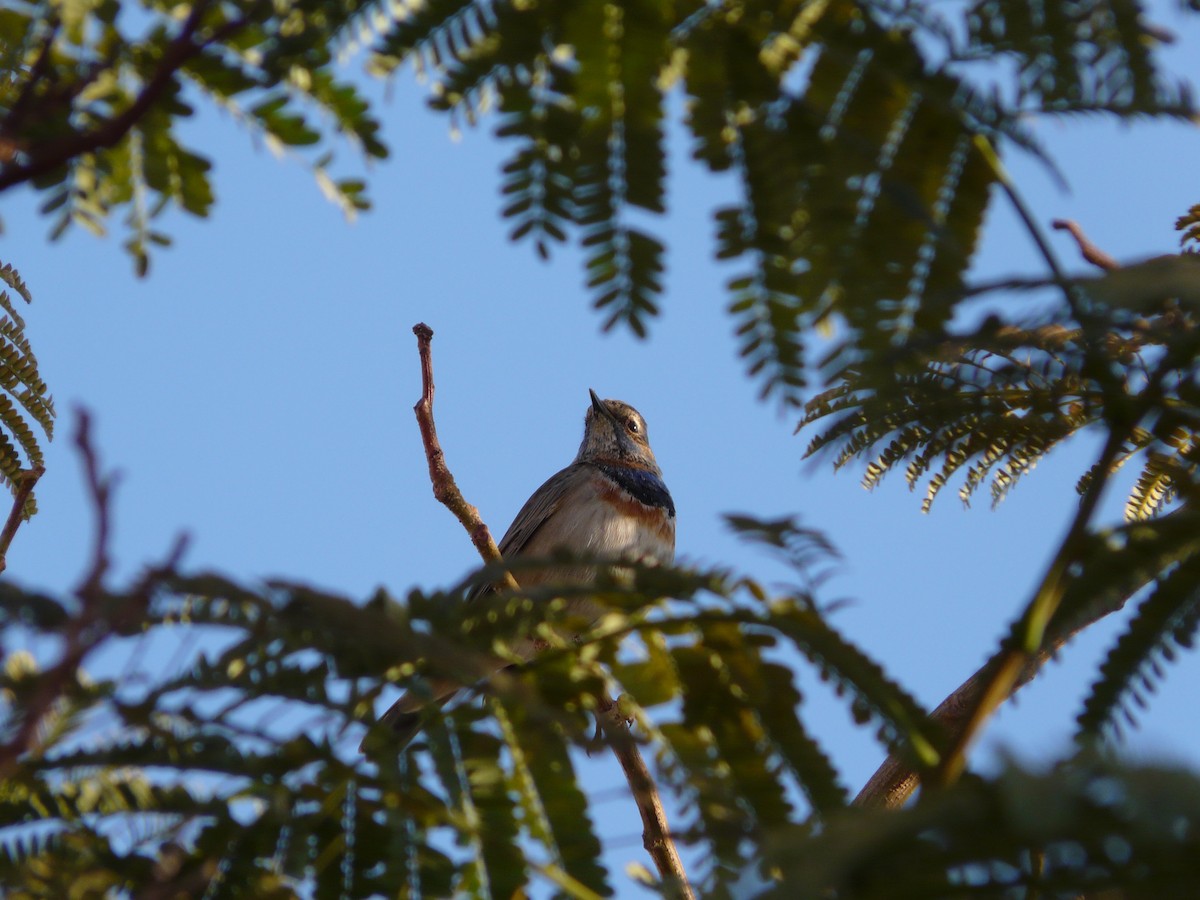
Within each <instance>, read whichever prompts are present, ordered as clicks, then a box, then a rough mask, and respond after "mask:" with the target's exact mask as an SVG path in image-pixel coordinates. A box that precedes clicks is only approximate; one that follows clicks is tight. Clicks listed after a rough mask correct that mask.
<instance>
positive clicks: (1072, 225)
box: [1050, 219, 1121, 272]
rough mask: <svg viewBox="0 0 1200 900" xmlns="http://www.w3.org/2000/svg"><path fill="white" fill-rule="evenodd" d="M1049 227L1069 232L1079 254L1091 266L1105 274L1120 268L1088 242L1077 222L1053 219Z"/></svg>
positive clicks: (1119, 265) (1114, 261) (1117, 263)
mask: <svg viewBox="0 0 1200 900" xmlns="http://www.w3.org/2000/svg"><path fill="white" fill-rule="evenodd" d="M1050 227H1051V228H1053V229H1055V230H1056V231H1066V232H1069V233H1070V235H1071V237H1073V238H1075V243H1076V244H1078V245H1079V254H1080V255H1081V256H1082V257H1083V258H1084V259H1085V260H1087V261H1088V262H1090V263H1091V264H1092V265H1093V266H1096V267H1097V268H1101V269H1103V270H1104V271H1106V272H1111V271H1112V270H1113V269H1119V268H1121V264H1120V263H1119V262H1117V261H1116V260H1115V259H1113V258H1112V257H1111V256H1109V255H1108V254H1107V253H1105V252H1104V251H1103V250H1101V249H1100V248H1099V247H1097V246H1096V245H1095V244H1093V243H1092V242H1091V241H1089V240H1088V237H1087V235H1086V234H1084V233H1083V229H1082V228H1080V227H1079V223H1078V222H1074V221H1072V220H1071V219H1055V220H1054V221H1053V222H1051V223H1050Z"/></svg>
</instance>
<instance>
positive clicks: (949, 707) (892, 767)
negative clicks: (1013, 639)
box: [854, 598, 1127, 809]
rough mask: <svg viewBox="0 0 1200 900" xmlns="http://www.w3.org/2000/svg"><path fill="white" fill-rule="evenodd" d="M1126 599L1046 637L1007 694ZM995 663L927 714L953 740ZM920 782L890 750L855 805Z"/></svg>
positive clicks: (886, 801)
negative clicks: (1042, 645) (890, 753)
mask: <svg viewBox="0 0 1200 900" xmlns="http://www.w3.org/2000/svg"><path fill="white" fill-rule="evenodd" d="M1125 599H1127V598H1122V599H1121V601H1120V602H1119V603H1117V604H1115V605H1113V606H1105V607H1097V608H1096V609H1095V610H1094V611H1092V612H1091V613H1090V614H1089V616H1088V617H1087V619H1085V620H1083V621H1078V622H1075V623H1073V624H1072V625H1071V626H1070V627H1067V628H1063V629H1062V630H1061V631H1060V632H1059V633H1057V634H1054V635H1052V636H1051V637H1050V638H1049V639H1048V640H1047V643H1046V646H1045V647H1043V648H1042V649H1041V650H1039V651H1038V652H1037V653H1036V654H1034V655H1033V656H1032V657H1031V658H1030V659H1029V661H1028V662H1027V663H1026V664H1025V667H1024V668H1023V669H1022V670H1021V673H1020V675H1019V676H1018V678H1017V680H1016V682H1015V683H1014V684H1013V687H1012V690H1010V691H1009V693H1008V697H1012V696H1013V695H1014V694H1015V693H1016V692H1017V691H1018V690H1020V689H1021V688H1023V687H1024V686H1025V685H1027V684H1029V682H1031V681H1033V679H1034V678H1035V677H1036V676H1037V674H1038V672H1040V671H1041V669H1042V666H1044V665H1045V664H1046V663H1047V662H1049V661H1050V660H1051V659H1053V658H1054V655H1055V654H1056V653H1057V652H1058V651H1059V650H1060V649H1062V647H1063V646H1065V645H1066V644H1067V642H1069V641H1070V640H1071V639H1072V638H1073V637H1074V636H1075V635H1077V634H1078V633H1079V632H1081V631H1083V630H1084V629H1085V628H1087V627H1088V626H1090V625H1092V624H1094V623H1095V622H1097V621H1099V620H1100V619H1103V618H1104V617H1105V616H1107V615H1108V614H1109V613H1112V612H1115V611H1116V610H1118V609H1120V608H1121V607H1123V606H1124V605H1125ZM997 665H998V659H997V658H996V657H993V658H992V659H990V660H988V661H987V662H986V663H984V665H983V666H982V667H981V668H980V669H979V670H978V671H976V672H975V674H973V675H972V676H971V677H970V678H968V679H967V680H966V681H964V682H963V683H962V684H961V685H959V686H958V688H956V689H955V690H954V692H953V693H951V694H950V695H949V696H948V697H947V698H946V699H945V700H943V701H942V702H941V703H940V704H938V707H937V709H935V710H934V711H933V713H932V714H931V716H930V718H932V719H933V720H934V721H935V722H937V723H939V724H940V725H942V726H943V728H944V730H945V732H946V734H947V735H949V737H950V738H951V739H952V740H953V739H954V738H955V737H958V736H960V735H961V734H962V733H963V731H964V729H965V728H966V727H967V724H968V722H969V720H970V717H971V713H972V711H973V710H975V709H976V708H977V707H978V705H979V701H980V699H981V698H982V697H983V692H984V690H985V688H986V687H987V685H988V684H989V682H990V681H991V679H992V678H993V677H994V675H995V673H996V670H997ZM1006 699H1007V698H1006ZM920 783H921V779H920V776H919V775H918V774H917V773H916V772H915V771H914V770H913V769H912V767H911V766H909V765H908V764H907V763H905V762H904V760H903V759H902V758H901V757H899V756H896V755H895V754H893V755H892V756H889V757H888V758H887V759H886V760H885V761H884V763H883V765H882V766H880V767H879V768H878V769H877V770H876V771H875V774H874V775H872V776H871V778H870V780H869V781H868V782H867V783H866V785H864V786H863V789H862V790H861V791H859V793H858V796H857V797H855V798H854V805H855V806H862V807H865V808H867V809H895V808H898V807H900V806H903V805H904V804H905V803H906V802H907V801H908V798H909V797H911V796H912V795H913V792H915V791H916V789H917V787H918V786H920Z"/></svg>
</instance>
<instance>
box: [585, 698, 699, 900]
mask: <svg viewBox="0 0 1200 900" xmlns="http://www.w3.org/2000/svg"><path fill="white" fill-rule="evenodd" d="M605 704H607V709H604V708H603V707H604V705H605ZM601 706H602V708H601V710H600V711H599V712H598V713H597V717H598V719H599V722H600V728H601V729H602V730H603V731H604V736H605V738H606V739H607V740H608V745H609V746H610V747H611V748H612V752H613V755H614V756H615V757H616V758H617V762H619V763H620V764H621V770H622V771H623V772H624V773H625V780H626V781H628V782H629V790H630V791H631V792H632V793H633V799H634V801H635V802H636V803H637V808H638V812H639V813H641V816H642V846H643V847H645V848H646V852H647V853H649V854H650V858H651V859H653V860H654V865H655V867H656V868H657V869H658V874H659V877H660V878H662V880H663V882H664V883H665V884H666V886H667V888H668V891H669V892H670V893H669V894H668V896H673V897H677V898H679V900H695V897H696V895H695V893H694V892H693V891H692V886H691V885H690V884H688V881H687V877H686V875H685V873H684V868H683V860H681V859H680V858H679V851H678V850H677V849H676V848H675V841H674V840H673V839H672V838H671V827H670V825H669V824H668V822H667V814H666V810H665V809H664V808H663V802H662V798H661V797H660V796H659V794H658V785H656V784H655V783H654V778H653V776H652V775H651V774H650V769H649V768H648V767H647V766H646V761H645V759H643V758H642V753H641V751H640V750H639V749H638V745H637V743H636V742H635V741H634V739H633V735H631V734H630V733H629V728H628V725H627V724H626V721H625V719H624V717H623V716H621V714H620V711H619V709H618V707H617V704H616V703H614V702H613V701H612V700H611V699H608V698H604V702H603V703H602V705H601Z"/></svg>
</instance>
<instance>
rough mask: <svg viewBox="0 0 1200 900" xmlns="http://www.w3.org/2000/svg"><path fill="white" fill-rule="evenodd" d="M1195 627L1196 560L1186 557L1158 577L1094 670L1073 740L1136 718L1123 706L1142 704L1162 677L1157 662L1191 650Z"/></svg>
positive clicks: (1199, 567)
mask: <svg viewBox="0 0 1200 900" xmlns="http://www.w3.org/2000/svg"><path fill="white" fill-rule="evenodd" d="M1197 627H1200V557H1195V556H1193V557H1190V558H1188V559H1186V560H1184V561H1183V562H1182V563H1180V564H1179V565H1178V566H1177V567H1176V568H1174V569H1172V570H1171V571H1169V572H1168V573H1167V574H1165V575H1164V576H1162V577H1161V578H1160V579H1159V580H1158V582H1157V584H1155V586H1154V587H1153V588H1152V590H1151V591H1150V593H1149V594H1148V595H1147V597H1146V599H1145V600H1143V601H1142V603H1141V604H1140V605H1139V606H1138V609H1137V612H1136V613H1134V616H1133V618H1132V619H1131V620H1130V622H1129V624H1128V625H1127V626H1126V630H1125V632H1124V634H1122V635H1121V636H1120V637H1119V638H1118V639H1117V642H1116V643H1115V644H1113V646H1112V649H1110V650H1109V652H1108V655H1107V656H1106V657H1105V660H1104V663H1103V664H1102V665H1101V667H1100V677H1099V678H1098V679H1097V681H1096V682H1095V684H1093V685H1092V688H1091V690H1090V691H1089V693H1088V696H1087V699H1086V700H1085V701H1084V704H1083V710H1082V711H1081V712H1080V714H1079V717H1078V723H1079V730H1078V733H1077V739H1079V740H1081V741H1088V740H1092V739H1095V738H1096V737H1098V736H1100V735H1101V734H1102V733H1103V732H1104V731H1105V730H1106V729H1111V730H1113V731H1115V732H1116V733H1118V734H1119V733H1120V730H1121V722H1120V721H1118V717H1121V718H1123V719H1124V722H1125V723H1127V724H1129V725H1134V724H1135V723H1136V718H1135V715H1134V713H1133V710H1132V709H1131V707H1130V705H1129V701H1130V700H1132V701H1134V703H1136V704H1137V705H1138V706H1143V705H1144V704H1145V702H1146V695H1147V694H1149V693H1153V691H1154V687H1155V682H1156V681H1157V680H1158V679H1160V678H1161V677H1162V675H1161V670H1160V668H1159V666H1160V663H1162V662H1170V661H1172V660H1174V659H1175V656H1176V654H1177V653H1178V652H1180V651H1182V650H1188V649H1191V647H1192V644H1193V643H1194V641H1195V635H1196V629H1197Z"/></svg>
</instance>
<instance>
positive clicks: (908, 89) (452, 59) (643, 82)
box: [363, 0, 1193, 405]
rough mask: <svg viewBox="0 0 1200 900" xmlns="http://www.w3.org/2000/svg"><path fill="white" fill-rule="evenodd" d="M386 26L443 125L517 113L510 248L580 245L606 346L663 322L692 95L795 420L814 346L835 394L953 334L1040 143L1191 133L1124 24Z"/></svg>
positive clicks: (1105, 5)
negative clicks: (823, 335)
mask: <svg viewBox="0 0 1200 900" xmlns="http://www.w3.org/2000/svg"><path fill="white" fill-rule="evenodd" d="M372 12H373V13H377V14H378V15H379V17H380V18H381V19H382V24H376V26H375V27H376V29H377V31H378V33H379V37H378V39H377V40H376V42H375V44H374V58H373V65H374V67H375V68H376V69H377V70H380V71H385V72H389V71H393V70H394V69H396V68H397V67H398V66H400V65H402V64H404V63H406V62H411V63H412V64H413V65H415V66H416V67H417V68H418V70H419V71H421V72H422V73H423V74H424V75H427V76H428V78H429V79H430V82H431V93H432V97H431V101H430V102H431V104H432V105H433V106H434V107H435V108H437V109H443V110H446V111H448V112H449V113H450V114H451V115H452V116H457V117H459V118H462V119H465V120H467V121H474V120H475V119H476V117H477V116H479V115H480V114H481V113H482V112H483V111H485V110H487V109H489V108H491V107H495V108H497V109H498V110H499V124H498V125H497V129H496V131H497V134H498V135H499V136H500V137H502V138H504V139H505V140H506V141H508V142H509V143H510V144H512V145H513V150H512V155H511V157H510V160H509V162H508V163H507V164H506V166H505V168H504V174H505V177H504V181H503V186H502V191H503V194H504V209H503V212H504V215H505V216H506V217H508V218H509V219H511V221H512V223H513V231H512V235H513V237H514V238H515V239H518V240H525V239H528V240H531V241H533V242H534V245H535V247H536V248H537V251H538V252H539V253H540V254H542V255H546V254H547V253H548V252H549V250H550V248H551V247H552V246H553V245H554V244H555V243H556V242H561V241H564V240H566V239H567V238H569V237H570V236H571V235H572V234H574V235H577V236H578V239H579V241H580V243H581V245H582V246H583V248H584V250H585V256H586V259H585V263H584V264H585V267H586V279H587V286H588V288H589V289H590V290H591V292H592V299H593V303H594V305H595V306H596V307H597V308H598V309H600V310H601V311H602V312H603V313H604V316H605V319H604V323H605V326H606V327H611V326H613V325H616V324H622V325H626V326H628V327H629V328H631V329H632V330H633V331H634V332H635V333H637V334H644V333H645V331H646V329H647V327H648V325H649V320H650V318H651V317H652V316H653V315H655V314H656V312H657V311H658V307H659V304H660V302H661V298H662V294H663V286H664V276H663V245H662V241H661V239H660V238H659V237H658V236H656V234H655V228H654V222H655V216H658V215H660V214H662V213H664V212H665V211H666V209H667V207H668V202H669V196H668V193H667V190H666V185H667V174H668V173H667V163H666V159H667V156H666V151H665V142H666V139H667V134H668V115H669V112H670V111H671V110H673V109H677V108H679V107H678V105H677V104H674V103H673V102H672V101H673V99H674V98H676V97H679V96H681V97H682V100H683V106H682V108H683V110H684V113H683V117H682V119H683V121H682V124H683V126H684V127H685V128H686V130H687V133H688V140H689V141H690V146H691V153H692V157H693V159H694V160H695V161H696V162H697V163H699V164H700V165H702V166H703V167H705V168H706V169H708V170H709V171H710V172H714V173H722V174H725V175H727V176H730V177H732V178H734V179H736V182H737V185H738V194H739V200H738V201H737V202H735V203H733V204H732V205H729V206H727V207H723V208H721V209H718V210H716V211H715V214H714V223H713V225H714V241H715V249H714V252H715V254H716V256H717V257H718V258H719V259H721V260H725V261H727V262H729V264H730V266H731V267H732V268H733V271H734V274H733V275H732V276H731V277H730V279H729V281H728V290H729V296H730V305H729V309H730V313H731V315H732V316H733V318H734V321H735V325H736V329H737V335H738V344H739V352H740V353H741V354H742V356H743V357H745V359H746V363H747V366H748V371H749V373H750V374H751V375H752V376H754V377H756V378H757V379H758V381H759V383H760V385H761V388H762V391H763V393H764V394H765V395H770V396H772V397H774V398H776V399H778V400H780V401H781V402H783V403H785V404H791V405H799V404H800V403H801V402H802V400H803V390H802V389H803V388H804V386H805V385H806V383H807V382H808V380H809V376H810V368H809V365H810V363H811V362H812V360H810V359H809V358H808V355H807V354H806V352H805V344H806V343H811V342H812V334H813V331H814V329H817V328H822V327H833V326H837V327H838V329H839V334H841V335H843V337H841V338H840V339H839V340H838V341H837V342H836V343H835V344H834V346H833V347H832V348H830V347H826V348H825V356H824V358H823V359H822V360H821V366H820V368H821V370H822V371H823V372H824V373H825V374H831V373H835V372H836V371H837V370H838V369H840V368H841V366H842V365H844V364H845V362H846V361H848V360H853V361H855V362H858V363H862V362H863V361H864V360H873V361H874V362H876V363H877V364H879V363H882V362H883V360H882V359H881V357H884V356H885V355H886V354H887V353H888V351H889V350H891V349H892V348H894V347H895V346H896V345H897V344H898V343H899V344H903V343H904V342H906V341H908V340H910V339H912V338H914V337H915V336H917V335H921V334H925V333H928V332H930V331H936V330H938V329H940V328H942V327H944V326H945V325H946V324H947V323H948V322H949V321H950V320H951V319H952V317H953V315H954V310H955V307H956V302H957V301H958V299H959V298H960V294H961V289H962V286H963V279H964V276H965V274H966V271H967V268H968V266H969V264H970V262H971V259H972V256H973V254H974V250H975V248H976V246H977V242H978V237H979V229H980V226H981V224H982V221H983V216H984V212H985V210H986V208H987V206H988V202H989V198H990V195H991V194H992V192H993V188H994V187H996V186H997V185H998V184H999V183H1000V182H1001V180H1003V178H1004V177H1005V176H1004V173H1003V168H1002V166H1001V164H1000V162H999V155H1000V154H1002V153H1006V152H1009V151H1013V150H1020V151H1025V152H1032V153H1035V154H1039V155H1040V149H1039V147H1038V145H1037V143H1036V141H1035V140H1034V138H1033V136H1032V135H1031V134H1030V133H1029V132H1028V130H1027V129H1026V127H1025V126H1024V125H1023V124H1022V123H1023V121H1028V120H1029V118H1030V117H1032V116H1034V115H1037V114H1067V113H1071V114H1078V113H1092V114H1105V115H1109V116H1116V117H1121V118H1131V117H1134V116H1158V117H1179V118H1186V117H1189V116H1191V115H1192V114H1193V106H1192V100H1191V95H1190V92H1189V89H1188V87H1187V86H1186V85H1183V84H1180V83H1177V81H1176V80H1175V79H1173V78H1172V77H1171V76H1170V75H1168V74H1167V73H1165V72H1163V71H1162V70H1161V69H1160V67H1159V66H1158V64H1157V62H1156V58H1155V53H1154V49H1155V47H1156V45H1157V44H1158V43H1159V42H1160V40H1161V38H1162V35H1161V32H1159V31H1157V30H1155V29H1154V28H1152V27H1151V26H1150V23H1149V22H1148V21H1147V20H1146V19H1145V17H1144V15H1143V11H1142V9H1141V5H1140V4H1138V3H1136V2H1128V0H1116V2H1112V0H1086V2H1079V3H1066V4H1041V3H1032V2H1030V3H1025V2H1019V3H1013V4H1008V3H995V2H988V0H976V2H968V3H962V4H938V3H914V2H907V3H897V2H892V0H857V2H855V0H813V2H736V3H704V2H698V0H696V2H682V3H659V2H655V0H630V2H613V3H583V4H581V3H574V2H570V0H562V2H555V0H541V2H537V3H513V4H509V3H503V2H493V0H484V2H462V0H434V2H428V3H422V4H420V5H419V6H414V8H412V9H410V8H409V7H408V6H406V5H403V4H402V5H400V6H399V7H393V6H392V5H390V4H379V5H378V6H377V7H373V8H372ZM369 15H370V14H369V13H364V15H363V19H364V20H367V19H368V17H369ZM371 21H374V20H371ZM997 59H1003V60H1004V61H1005V62H1006V63H1008V64H1011V67H1012V71H1013V72H1015V77H1014V78H1013V79H1012V80H1011V82H1006V81H1004V80H1002V79H998V73H997V67H996V65H995V63H996V60H997ZM647 214H649V215H647Z"/></svg>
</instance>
